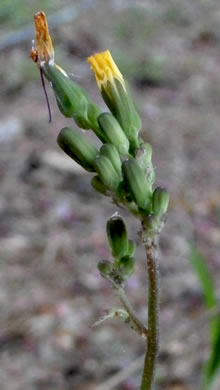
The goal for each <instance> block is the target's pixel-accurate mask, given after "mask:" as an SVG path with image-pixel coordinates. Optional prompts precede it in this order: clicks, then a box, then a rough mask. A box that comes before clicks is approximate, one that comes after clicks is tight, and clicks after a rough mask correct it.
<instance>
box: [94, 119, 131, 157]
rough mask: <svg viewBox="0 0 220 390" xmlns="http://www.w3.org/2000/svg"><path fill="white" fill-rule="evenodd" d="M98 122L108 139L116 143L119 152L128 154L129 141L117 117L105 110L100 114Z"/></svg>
mask: <svg viewBox="0 0 220 390" xmlns="http://www.w3.org/2000/svg"><path fill="white" fill-rule="evenodd" d="M98 123H99V126H100V128H101V130H102V133H103V136H104V138H105V139H106V141H107V142H109V143H111V144H113V145H115V146H116V148H117V149H118V151H119V153H121V154H127V153H128V150H129V141H128V139H127V137H126V135H125V133H124V132H123V130H122V128H121V126H120V124H119V123H118V121H117V120H116V119H115V117H114V116H113V115H112V114H110V113H109V112H104V113H102V114H101V115H99V117H98Z"/></svg>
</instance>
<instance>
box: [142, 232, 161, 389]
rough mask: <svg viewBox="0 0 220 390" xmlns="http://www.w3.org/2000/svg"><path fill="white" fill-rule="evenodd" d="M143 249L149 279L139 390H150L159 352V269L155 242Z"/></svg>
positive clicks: (150, 242) (150, 241)
mask: <svg viewBox="0 0 220 390" xmlns="http://www.w3.org/2000/svg"><path fill="white" fill-rule="evenodd" d="M145 248H146V255H147V270H148V278H149V292H148V338H147V351H146V356H145V362H144V371H143V376H142V383H141V387H140V390H152V386H153V380H154V372H155V367H156V363H157V356H158V351H159V269H158V258H157V253H156V252H157V243H156V241H155V240H153V239H152V240H149V243H146V242H145Z"/></svg>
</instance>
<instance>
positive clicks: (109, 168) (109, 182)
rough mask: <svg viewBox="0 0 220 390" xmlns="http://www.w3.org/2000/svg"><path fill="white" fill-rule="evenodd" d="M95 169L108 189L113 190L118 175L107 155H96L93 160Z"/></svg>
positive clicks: (116, 183)
mask: <svg viewBox="0 0 220 390" xmlns="http://www.w3.org/2000/svg"><path fill="white" fill-rule="evenodd" d="M95 170H96V172H97V173H98V175H99V177H100V179H101V180H102V182H103V183H104V185H105V186H106V187H107V188H108V189H110V190H111V191H115V190H116V189H117V187H118V184H119V182H120V177H119V176H118V174H117V172H116V170H115V169H114V167H113V165H112V163H111V161H110V160H109V158H108V157H106V156H99V157H97V158H96V160H95Z"/></svg>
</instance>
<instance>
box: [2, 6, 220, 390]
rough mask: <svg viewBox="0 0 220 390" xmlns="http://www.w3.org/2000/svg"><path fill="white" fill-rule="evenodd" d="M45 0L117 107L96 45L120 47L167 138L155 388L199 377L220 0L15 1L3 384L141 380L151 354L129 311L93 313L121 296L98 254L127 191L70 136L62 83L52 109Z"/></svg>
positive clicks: (9, 52) (104, 249)
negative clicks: (116, 198) (196, 267)
mask: <svg viewBox="0 0 220 390" xmlns="http://www.w3.org/2000/svg"><path fill="white" fill-rule="evenodd" d="M40 9H42V10H44V11H45V12H46V13H47V15H48V17H49V24H50V32H51V36H52V38H53V42H54V47H55V55H56V62H57V63H58V64H60V65H61V66H62V67H63V68H65V70H66V71H67V72H68V73H69V74H70V75H72V77H73V79H74V80H76V81H77V82H78V83H79V84H80V85H81V86H83V87H84V88H86V89H87V90H88V92H89V94H90V96H91V97H92V98H93V99H94V101H96V102H97V103H98V104H100V105H101V107H102V108H103V110H107V109H106V107H105V105H104V103H103V102H102V100H101V97H100V95H99V91H98V88H97V86H96V83H95V80H94V76H93V74H92V72H91V70H90V68H89V65H88V63H87V57H88V56H89V55H91V54H93V53H95V52H99V51H103V50H106V49H107V48H108V49H109V50H110V51H111V53H112V55H113V57H114V59H115V61H116V63H117V64H118V66H119V68H120V70H121V72H122V73H123V75H124V76H125V77H126V78H127V80H128V81H129V83H130V86H131V89H132V93H133V96H134V99H135V102H136V104H137V106H138V109H139V112H140V114H141V117H142V120H143V128H142V131H141V136H142V137H143V138H144V139H145V140H146V141H148V142H150V143H151V144H152V147H153V163H154V166H155V168H156V177H157V181H156V184H157V185H162V186H165V187H167V188H168V190H169V191H170V194H171V204H170V208H169V212H168V219H167V222H166V226H165V229H164V231H163V233H162V237H161V253H160V259H161V264H160V270H161V349H160V356H159V364H158V369H157V376H156V384H155V390H162V389H163V390H195V389H199V388H200V383H201V380H202V372H203V367H204V363H205V362H206V361H207V359H208V356H209V328H208V321H207V309H206V307H205V304H204V299H203V295H202V290H201V287H200V284H199V281H198V279H197V276H196V275H195V273H194V271H193V269H192V266H191V263H190V256H191V253H192V250H193V248H195V247H196V248H197V250H199V251H200V253H201V254H202V255H203V256H204V258H205V259H206V262H207V267H208V269H209V271H210V273H211V275H212V277H213V281H214V283H215V286H216V295H217V297H218V298H219V296H220V287H219V283H218V282H219V277H220V270H219V265H220V260H219V250H220V157H219V156H220V3H219V0H209V1H208V0H207V1H205V0H204V1H202V0H194V1H192V0H167V1H160V0H154V1H153V0H145V1H144V0H142V1H141V0H140V1H138V0H137V1H131V0H130V1H129V0H127V1H126V0H117V1H116V0H109V1H107V0H105V1H101V0H99V1H98V0H97V1H95V0H93V1H89V0H84V1H83V0H81V1H74V2H72V1H67V0H66V1H64V0H62V1H61V0H56V1H53V2H52V1H45V0H44V1H33V0H32V1H28V0H26V1H24V0H20V1H19V0H17V1H16V0H10V1H8V0H7V1H6V0H2V1H1V3H0V64H1V66H0V79H1V86H0V95H1V101H0V176H1V193H0V312H1V314H0V389H1V390H52V389H53V390H98V389H100V390H101V389H102V390H110V389H114V390H137V389H138V385H139V382H140V375H141V369H142V364H143V361H142V360H141V356H142V355H143V353H144V342H143V340H141V339H139V337H138V336H137V335H136V334H135V332H134V331H132V330H131V329H129V328H126V326H125V325H124V324H123V323H121V322H119V321H117V320H109V321H106V322H104V323H103V324H102V325H100V326H98V327H95V328H92V327H91V325H92V324H93V323H94V322H95V321H97V320H98V319H99V318H100V317H102V315H103V314H104V313H105V310H107V309H110V308H111V307H112V306H114V307H118V306H120V304H119V302H118V300H117V298H116V297H114V295H113V293H112V290H111V288H110V286H109V285H108V284H107V282H106V281H105V280H104V279H102V278H101V277H100V275H99V273H98V271H97V268H96V265H97V262H98V261H99V260H100V259H103V258H105V259H106V258H107V259H110V253H109V248H108V244H107V240H106V234H105V224H106V220H107V218H108V217H110V216H111V215H112V214H113V213H114V212H115V211H116V206H115V205H113V204H111V203H110V201H109V200H108V198H103V197H101V196H99V195H98V194H96V193H95V192H94V190H93V189H92V188H91V186H90V180H91V177H92V175H91V174H88V173H85V172H84V171H83V170H82V169H81V168H80V167H79V166H77V165H76V164H75V163H74V162H72V161H71V160H70V159H69V158H68V157H66V156H65V155H64V154H63V153H62V151H61V150H59V148H58V146H57V144H56V137H57V135H58V133H59V131H60V129H61V128H62V127H64V126H72V127H76V126H75V125H74V123H73V121H71V120H69V119H66V118H64V117H63V116H62V115H61V114H60V112H59V111H58V108H57V106H56V102H55V98H54V96H53V92H52V90H51V88H50V86H49V85H47V91H48V94H49V99H50V104H51V109H52V116H53V120H52V123H48V112H47V108H46V102H45V98H44V95H43V91H42V87H41V82H40V76H39V71H38V69H37V67H36V66H35V64H34V63H32V62H31V61H30V59H29V58H28V53H29V51H30V49H31V41H32V39H34V30H33V15H34V13H35V12H37V11H39V10H40ZM86 135H88V137H89V139H90V140H91V141H92V142H94V144H97V145H99V142H98V141H97V139H95V137H94V136H93V135H92V134H91V133H90V132H87V133H86ZM120 212H121V213H122V215H123V217H124V218H125V219H126V222H127V225H128V227H129V235H130V237H131V238H132V239H134V240H135V241H136V243H137V255H136V259H137V264H136V272H135V275H134V276H132V278H131V279H130V280H129V282H128V285H127V292H128V295H129V297H130V299H131V301H132V303H133V305H134V306H135V308H136V310H137V313H138V314H139V316H140V318H142V319H143V320H145V318H146V317H147V308H146V302H147V283H146V274H145V268H146V267H145V257H144V251H143V248H141V245H140V243H139V239H138V235H137V231H138V228H139V227H138V223H137V221H135V220H133V218H131V217H130V216H129V215H128V214H127V213H126V212H124V211H120ZM135 364H136V366H135V367H136V368H135V369H134V370H133V372H131V373H130V375H129V374H127V375H125V377H124V378H123V381H120V380H118V381H117V378H118V376H120V374H119V373H120V372H122V373H123V372H124V371H123V370H124V369H126V368H129V367H130V366H132V365H133V366H134V365H135ZM133 366H132V367H133ZM118 374H119V375H118ZM110 378H111V379H112V378H116V382H115V384H113V385H110V384H109V382H108V380H109V379H110ZM99 386H102V387H99ZM219 388H220V381H219V378H217V380H216V383H215V384H214V386H213V389H214V390H218V389H219Z"/></svg>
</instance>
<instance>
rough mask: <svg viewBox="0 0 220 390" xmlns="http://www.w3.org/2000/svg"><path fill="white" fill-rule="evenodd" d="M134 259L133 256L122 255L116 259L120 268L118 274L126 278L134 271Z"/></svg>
mask: <svg viewBox="0 0 220 390" xmlns="http://www.w3.org/2000/svg"><path fill="white" fill-rule="evenodd" d="M134 265H135V261H134V258H133V257H130V256H128V255H127V256H124V257H122V258H121V259H120V260H119V261H118V267H119V270H120V276H122V277H123V279H124V278H128V277H129V276H131V275H132V274H133V272H134Z"/></svg>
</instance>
